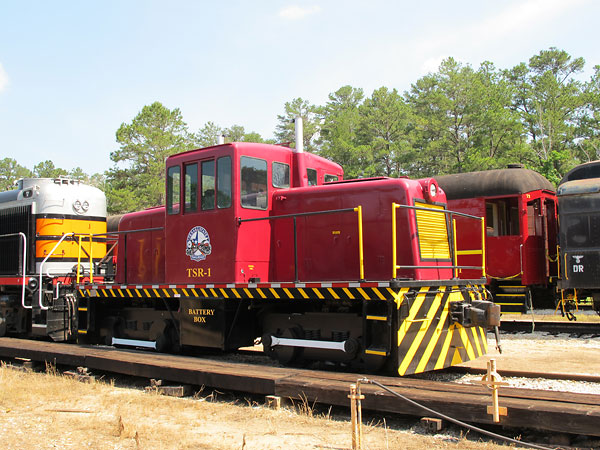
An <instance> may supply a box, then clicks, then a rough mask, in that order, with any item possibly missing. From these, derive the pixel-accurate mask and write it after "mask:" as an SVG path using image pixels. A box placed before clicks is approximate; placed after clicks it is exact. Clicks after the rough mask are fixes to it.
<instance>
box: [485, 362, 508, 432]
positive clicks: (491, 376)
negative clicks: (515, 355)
mask: <svg viewBox="0 0 600 450" xmlns="http://www.w3.org/2000/svg"><path fill="white" fill-rule="evenodd" d="M480 383H481V384H483V385H484V386H486V387H488V388H489V389H491V390H492V404H491V405H488V407H487V413H488V414H491V415H492V417H493V420H494V423H498V422H500V416H506V415H507V414H508V411H507V410H506V408H505V407H503V406H500V401H499V397H498V387H499V386H506V385H507V384H508V383H506V382H504V381H502V377H501V376H500V375H499V374H498V372H496V360H495V359H490V360H489V361H488V363H487V373H486V374H485V375H484V376H483V377H482V378H481V381H480Z"/></svg>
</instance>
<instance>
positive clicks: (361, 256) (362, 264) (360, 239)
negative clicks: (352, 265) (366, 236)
mask: <svg viewBox="0 0 600 450" xmlns="http://www.w3.org/2000/svg"><path fill="white" fill-rule="evenodd" d="M354 211H356V212H357V213H358V258H359V261H358V264H359V267H360V279H361V280H364V279H365V255H364V250H363V223H362V206H361V205H359V206H357V207H356V208H354Z"/></svg>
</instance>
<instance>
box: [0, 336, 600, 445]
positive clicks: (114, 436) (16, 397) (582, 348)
mask: <svg viewBox="0 0 600 450" xmlns="http://www.w3.org/2000/svg"><path fill="white" fill-rule="evenodd" d="M490 336H491V335H490ZM501 339H502V340H501V343H502V346H503V350H504V352H503V353H502V354H501V355H500V354H498V353H497V351H496V350H495V349H494V342H493V339H490V341H489V349H490V356H488V357H483V358H480V359H479V360H477V361H474V362H471V363H468V365H471V366H474V367H485V365H486V361H487V360H488V359H489V357H494V358H496V360H497V364H498V369H515V370H534V369H535V370H555V371H559V372H568V371H571V372H574V373H592V374H600V338H590V339H575V338H569V337H568V336H560V335H559V336H556V337H554V336H545V335H540V334H534V335H502V336H501ZM50 372H51V373H50V374H45V373H32V372H29V373H23V372H19V371H17V370H15V369H13V368H10V367H7V366H6V365H4V364H3V365H2V366H0V443H1V444H2V448H3V449H10V450H17V449H18V450H21V449H22V450H33V449H80V448H86V449H98V450H105V449H136V450H137V449H157V450H158V449H202V450H205V449H210V450H225V449H227V450H229V449H232V450H233V449H235V450H254V449H256V450H276V449H286V450H287V449H290V450H296V449H298V450H300V449H302V450H306V449H327V450H346V449H348V450H349V449H351V448H352V445H351V443H352V441H351V427H350V422H349V418H348V417H347V412H341V413H340V412H335V411H334V412H333V413H331V412H330V411H327V410H321V409H318V408H315V407H314V405H310V404H306V403H304V404H302V403H300V404H298V405H296V406H294V407H290V408H286V409H281V410H272V409H269V408H267V407H265V406H264V405H263V402H262V399H247V400H240V399H237V400H234V399H232V398H228V397H227V396H226V395H225V394H221V393H215V392H212V393H211V392H209V391H201V392H198V393H197V394H196V395H195V396H194V397H193V398H184V399H177V398H170V397H164V396H159V395H156V394H152V393H151V394H148V393H145V392H143V391H142V390H140V389H132V388H121V387H115V385H114V383H111V382H110V381H106V382H105V381H97V382H93V383H90V384H87V383H81V382H78V381H75V380H73V379H71V378H68V377H65V376H62V375H60V374H56V373H53V371H52V370H50ZM595 384H598V383H595ZM598 386H599V388H600V384H598ZM565 395H568V394H565ZM364 423H365V424H364V427H363V433H364V436H363V449H364V450H380V449H381V450H384V449H385V450H388V449H415V450H425V449H453V450H465V449H472V450H499V449H506V448H508V445H502V444H498V443H493V442H489V441H487V440H484V439H483V438H481V437H480V436H477V435H475V433H474V432H467V431H465V430H461V429H459V428H454V427H450V428H446V429H445V430H444V431H443V432H442V433H440V434H435V435H432V434H428V433H427V432H425V431H424V429H423V428H422V426H421V425H419V423H418V421H417V420H415V419H408V420H404V419H399V418H397V417H378V418H374V417H368V416H366V415H365V420H364ZM500 432H501V433H503V434H504V435H506V436H509V437H517V438H523V440H531V438H532V437H531V436H529V435H523V436H521V435H519V434H518V431H515V430H500ZM534 437H535V438H536V440H537V442H538V443H539V442H540V441H539V439H540V438H541V439H544V438H545V437H544V436H541V437H540V435H537V436H534ZM548 438H549V439H555V437H554V436H548ZM575 444H577V442H575ZM585 444H586V445H584V446H585V447H587V448H590V447H594V448H600V440H598V441H585ZM546 445H548V446H549V447H553V446H552V445H549V444H546ZM510 448H520V447H510ZM553 448H556V447H553Z"/></svg>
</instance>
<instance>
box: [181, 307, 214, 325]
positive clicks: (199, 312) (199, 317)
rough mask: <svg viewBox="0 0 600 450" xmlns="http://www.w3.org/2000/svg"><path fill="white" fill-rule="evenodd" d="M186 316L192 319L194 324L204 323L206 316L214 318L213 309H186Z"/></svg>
mask: <svg viewBox="0 0 600 450" xmlns="http://www.w3.org/2000/svg"><path fill="white" fill-rule="evenodd" d="M188 315H190V316H192V317H193V318H194V323H206V318H207V317H208V316H214V315H215V310H214V309H193V308H189V309H188Z"/></svg>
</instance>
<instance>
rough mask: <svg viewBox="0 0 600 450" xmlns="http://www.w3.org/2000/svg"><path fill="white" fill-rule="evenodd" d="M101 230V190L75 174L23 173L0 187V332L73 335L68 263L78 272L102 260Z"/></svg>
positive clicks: (61, 338) (57, 338) (73, 272)
mask: <svg viewBox="0 0 600 450" xmlns="http://www.w3.org/2000/svg"><path fill="white" fill-rule="evenodd" d="M103 233H106V198H105V196H104V193H103V192H102V191H100V190H99V189H97V188H95V187H92V186H88V185H85V184H83V183H81V182H80V181H78V180H73V179H69V178H63V177H60V178H25V179H22V180H19V181H18V182H17V186H16V189H14V190H11V191H6V192H1V193H0V336H4V335H5V334H7V333H10V334H13V335H15V334H17V335H24V336H50V337H51V338H52V339H53V340H55V341H64V340H68V339H69V338H70V337H71V336H73V334H74V333H76V323H75V321H76V317H77V315H76V310H75V309H76V300H75V296H74V295H73V288H72V285H73V281H74V280H75V279H76V278H77V273H76V267H77V265H78V261H79V267H80V269H79V276H80V278H81V276H84V277H85V276H86V275H87V274H89V273H90V266H91V265H97V264H98V263H100V262H101V261H102V258H103V257H104V256H105V254H106V239H105V237H101V236H97V235H99V234H100V235H101V234H103ZM92 235H96V237H91V236H92ZM80 241H81V245H80Z"/></svg>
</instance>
